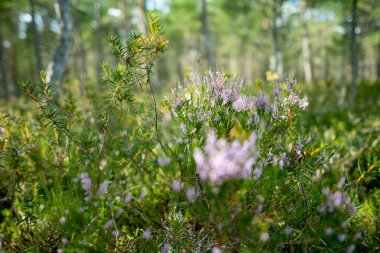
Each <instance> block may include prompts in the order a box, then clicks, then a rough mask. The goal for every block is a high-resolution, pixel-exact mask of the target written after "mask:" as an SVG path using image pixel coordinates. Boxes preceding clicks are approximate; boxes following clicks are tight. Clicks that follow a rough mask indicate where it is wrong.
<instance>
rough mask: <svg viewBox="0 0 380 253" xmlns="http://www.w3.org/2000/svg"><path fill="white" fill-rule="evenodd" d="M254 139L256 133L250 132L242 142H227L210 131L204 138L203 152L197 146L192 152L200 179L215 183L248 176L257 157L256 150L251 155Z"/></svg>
mask: <svg viewBox="0 0 380 253" xmlns="http://www.w3.org/2000/svg"><path fill="white" fill-rule="evenodd" d="M256 139H257V136H256V134H255V133H252V134H251V136H250V138H249V139H248V140H247V141H245V142H244V143H243V144H241V143H240V142H238V141H234V142H233V143H228V142H227V141H226V140H224V139H220V140H218V139H217V138H216V136H215V133H214V132H210V133H209V134H208V136H207V140H206V146H205V154H203V152H202V151H201V150H200V149H199V148H198V149H196V150H195V152H194V160H195V163H196V165H197V169H198V171H199V175H200V178H201V180H202V181H206V180H210V182H211V183H212V184H216V185H217V184H221V183H223V182H225V181H227V180H231V179H239V178H246V177H248V176H249V175H250V174H251V172H252V165H253V164H254V163H255V159H256V158H257V157H258V152H256V153H255V154H254V157H252V153H253V150H254V146H255V144H256ZM255 156H256V157H255ZM206 157H207V159H206ZM257 173H258V174H259V172H257Z"/></svg>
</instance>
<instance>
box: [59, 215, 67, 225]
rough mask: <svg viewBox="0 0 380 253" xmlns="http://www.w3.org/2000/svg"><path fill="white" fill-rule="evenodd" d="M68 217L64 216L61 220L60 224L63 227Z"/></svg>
mask: <svg viewBox="0 0 380 253" xmlns="http://www.w3.org/2000/svg"><path fill="white" fill-rule="evenodd" d="M66 221H67V220H66V217H64V216H62V217H61V218H59V223H61V224H62V225H63V224H65V223H66Z"/></svg>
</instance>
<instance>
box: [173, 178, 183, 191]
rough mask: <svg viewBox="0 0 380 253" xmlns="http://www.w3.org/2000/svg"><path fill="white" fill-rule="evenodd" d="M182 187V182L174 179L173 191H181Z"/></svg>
mask: <svg viewBox="0 0 380 253" xmlns="http://www.w3.org/2000/svg"><path fill="white" fill-rule="evenodd" d="M181 188H182V185H181V182H178V181H174V182H173V183H172V189H173V191H175V192H180V191H181Z"/></svg>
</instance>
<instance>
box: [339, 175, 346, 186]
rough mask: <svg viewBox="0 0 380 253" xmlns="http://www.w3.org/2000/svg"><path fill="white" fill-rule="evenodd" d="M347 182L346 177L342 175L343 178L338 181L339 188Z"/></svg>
mask: <svg viewBox="0 0 380 253" xmlns="http://www.w3.org/2000/svg"><path fill="white" fill-rule="evenodd" d="M345 182H346V177H342V178H341V179H340V180H339V183H338V189H340V188H342V187H343V185H344V183H345Z"/></svg>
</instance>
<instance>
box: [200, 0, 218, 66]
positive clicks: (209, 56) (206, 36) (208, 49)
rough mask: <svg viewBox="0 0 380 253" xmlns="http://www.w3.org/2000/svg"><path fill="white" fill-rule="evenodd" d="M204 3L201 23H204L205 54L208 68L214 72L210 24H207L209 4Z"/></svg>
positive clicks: (204, 1)
mask: <svg viewBox="0 0 380 253" xmlns="http://www.w3.org/2000/svg"><path fill="white" fill-rule="evenodd" d="M201 3H202V13H201V21H202V41H203V45H204V50H205V51H204V52H205V56H206V58H207V63H208V66H209V67H211V69H212V70H213V71H215V62H214V57H213V55H212V54H213V53H212V48H211V43H210V38H209V37H210V36H209V31H208V22H207V4H206V0H201Z"/></svg>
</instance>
